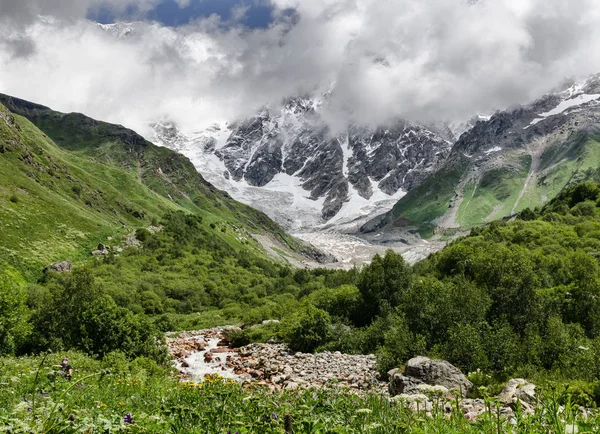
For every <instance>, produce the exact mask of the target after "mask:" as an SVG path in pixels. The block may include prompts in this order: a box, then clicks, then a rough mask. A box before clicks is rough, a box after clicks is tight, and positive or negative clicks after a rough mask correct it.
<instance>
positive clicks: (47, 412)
mask: <svg viewBox="0 0 600 434" xmlns="http://www.w3.org/2000/svg"><path fill="white" fill-rule="evenodd" d="M68 355H69V357H70V360H71V362H72V364H73V365H74V366H76V367H77V369H76V372H75V375H74V377H73V379H72V380H71V381H67V380H65V379H63V378H61V377H60V376H57V375H55V373H56V368H53V367H52V366H51V365H52V364H54V363H57V362H58V361H59V359H60V357H59V356H58V355H55V354H50V355H47V357H46V356H39V357H33V358H30V357H24V358H19V359H14V358H11V359H0V367H1V368H2V370H1V374H0V383H1V384H2V386H3V387H2V388H1V389H0V432H7V433H8V432H10V433H78V432H79V433H81V432H84V433H109V432H125V431H126V432H138V433H168V432H171V433H198V434H228V433H235V432H237V433H239V434H244V433H261V434H262V433H265V434H267V433H273V434H275V433H281V434H284V433H285V434H287V433H381V434H384V433H385V434H389V433H571V432H573V433H574V432H579V433H584V432H590V433H591V432H597V431H598V429H600V417H598V416H594V415H589V416H588V417H586V418H585V419H584V418H583V416H582V414H581V411H580V407H579V406H578V405H576V404H575V403H572V402H571V401H570V397H569V396H568V394H566V393H564V390H562V389H561V388H558V390H557V389H553V388H549V389H548V391H547V392H546V394H542V402H541V407H540V411H538V412H537V413H536V415H535V416H529V415H524V414H521V413H520V412H519V411H518V409H517V411H516V412H515V418H514V419H512V420H510V421H509V420H507V419H505V418H503V417H500V416H499V415H498V414H496V413H495V412H494V411H493V410H490V411H489V412H486V413H484V414H483V415H481V416H480V417H479V418H477V419H476V420H467V419H465V417H464V415H463V414H462V413H461V412H460V411H456V410H452V411H450V412H448V411H447V410H446V411H445V410H444V408H443V407H442V405H441V404H440V405H437V406H436V405H434V408H433V410H432V411H431V414H429V415H425V414H424V413H415V412H413V411H411V410H407V409H405V408H404V407H403V406H402V405H399V404H391V403H390V401H389V399H388V398H385V397H380V396H375V395H367V396H362V397H359V396H356V395H353V394H349V393H347V392H344V391H343V390H339V389H336V388H335V385H332V386H331V388H322V389H309V390H303V391H283V392H277V393H271V392H269V391H268V389H266V388H261V387H259V386H254V387H250V388H243V387H242V386H241V385H239V384H237V383H235V382H232V381H228V380H223V379H221V378H218V377H212V378H208V379H207V380H206V381H205V382H203V383H198V384H193V383H186V382H183V383H182V382H180V381H179V379H178V377H177V376H176V375H174V373H173V372H170V370H169V369H168V368H164V367H159V366H158V365H157V364H156V363H154V362H152V361H150V360H148V359H145V358H141V359H136V360H134V361H133V362H127V361H126V360H125V357H124V355H123V354H121V353H112V354H111V355H110V356H108V357H105V358H104V360H103V361H98V360H94V359H92V358H89V357H87V356H84V355H82V354H80V353H69V354H68ZM440 402H441V401H440ZM486 402H487V403H488V404H489V405H490V406H492V405H493V401H491V400H486ZM491 408H493V407H491ZM559 408H560V410H559Z"/></svg>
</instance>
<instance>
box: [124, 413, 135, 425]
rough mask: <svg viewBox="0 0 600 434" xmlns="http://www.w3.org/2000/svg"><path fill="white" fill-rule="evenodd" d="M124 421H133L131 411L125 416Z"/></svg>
mask: <svg viewBox="0 0 600 434" xmlns="http://www.w3.org/2000/svg"><path fill="white" fill-rule="evenodd" d="M123 422H125V423H133V417H131V413H127V414H126V415H125V417H124V418H123Z"/></svg>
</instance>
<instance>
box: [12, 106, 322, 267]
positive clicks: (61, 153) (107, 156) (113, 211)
mask: <svg viewBox="0 0 600 434" xmlns="http://www.w3.org/2000/svg"><path fill="white" fill-rule="evenodd" d="M0 103H1V104H0V225H2V227H0V263H4V264H10V265H13V266H15V267H17V268H18V269H20V270H21V271H23V272H24V273H29V275H31V276H33V275H35V274H36V273H39V272H40V271H41V267H43V266H44V265H47V264H48V263H50V262H52V261H56V260H61V259H64V258H66V257H69V258H77V257H82V256H83V255H86V254H89V251H90V249H91V248H93V247H94V246H96V245H97V244H98V242H100V241H105V240H106V238H107V237H108V236H109V235H110V236H118V235H119V234H121V235H123V234H124V233H126V232H130V231H131V230H132V229H134V228H136V227H141V226H145V225H146V226H147V225H148V224H150V223H151V222H152V221H153V220H156V219H157V218H159V217H161V216H162V215H163V214H164V213H165V212H167V211H169V210H177V209H185V210H188V211H191V212H194V213H195V214H198V215H200V216H202V217H203V218H205V219H207V221H215V222H226V223H227V224H228V225H231V226H235V227H239V228H246V229H247V230H249V231H250V232H254V233H264V234H267V235H269V237H271V238H273V239H274V240H276V241H278V242H280V243H281V244H282V245H285V246H287V247H289V248H290V249H291V250H297V251H299V250H302V249H306V250H310V248H309V247H307V246H304V245H301V244H299V243H298V242H297V241H296V240H294V239H293V238H291V237H289V236H288V235H287V234H286V233H285V232H284V231H283V230H282V229H281V228H280V227H279V226H278V225H277V224H275V223H274V222H273V221H272V220H270V219H269V218H268V217H267V216H266V215H264V214H263V213H261V212H259V211H256V210H254V209H252V208H251V207H249V206H246V205H243V204H241V203H239V202H236V201H234V200H233V199H231V198H230V197H229V195H227V194H226V193H224V192H221V191H219V190H217V189H215V188H214V187H213V186H212V185H210V184H209V183H208V182H206V181H205V180H204V179H203V178H202V176H200V175H199V174H198V173H197V172H196V170H195V168H194V166H193V165H192V163H191V162H190V161H189V160H188V159H187V158H186V157H184V156H182V155H179V154H177V153H175V152H173V151H171V150H169V149H166V148H163V147H158V146H155V145H153V144H152V143H150V142H148V141H146V140H144V139H143V138H142V137H141V136H139V135H138V134H136V133H135V132H133V131H131V130H128V129H126V128H124V127H122V126H118V125H111V124H107V123H104V122H98V121H95V120H93V119H90V118H88V117H86V116H84V115H81V114H74V113H73V114H62V113H58V112H55V111H53V110H51V109H49V108H47V107H44V106H40V105H37V104H33V103H30V102H27V101H23V100H20V99H17V98H12V97H9V96H5V95H0ZM216 236H217V237H221V238H223V242H226V243H234V244H235V243H238V241H236V240H235V237H231V236H228V235H226V234H222V233H221V232H220V231H216ZM254 244H256V245H255V246H254V247H255V248H254V250H255V251H256V253H259V252H260V253H259V254H261V255H263V254H264V252H263V251H262V249H261V248H260V247H259V245H258V243H254ZM238 247H239V246H238Z"/></svg>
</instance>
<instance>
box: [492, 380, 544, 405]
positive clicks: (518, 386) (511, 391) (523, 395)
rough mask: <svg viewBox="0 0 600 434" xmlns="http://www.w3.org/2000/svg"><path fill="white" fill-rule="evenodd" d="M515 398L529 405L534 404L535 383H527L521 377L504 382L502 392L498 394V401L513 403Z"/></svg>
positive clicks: (507, 403)
mask: <svg viewBox="0 0 600 434" xmlns="http://www.w3.org/2000/svg"><path fill="white" fill-rule="evenodd" d="M517 400H519V401H521V402H525V403H527V404H529V405H535V403H536V397H535V384H531V383H529V382H528V381H527V380H524V379H523V378H513V379H512V380H509V381H508V383H506V386H504V389H502V392H500V394H499V395H498V401H500V402H501V403H502V404H506V405H509V404H514V403H515V402H517Z"/></svg>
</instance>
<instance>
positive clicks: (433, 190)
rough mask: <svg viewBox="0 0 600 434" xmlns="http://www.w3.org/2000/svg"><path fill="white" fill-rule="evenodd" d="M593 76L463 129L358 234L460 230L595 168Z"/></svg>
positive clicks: (598, 143)
mask: <svg viewBox="0 0 600 434" xmlns="http://www.w3.org/2000/svg"><path fill="white" fill-rule="evenodd" d="M599 99H600V76H594V77H592V78H590V79H588V80H586V81H585V82H584V83H581V84H573V85H572V86H570V87H569V88H567V89H566V90H564V91H562V92H559V93H554V94H548V95H546V96H544V97H542V98H540V99H539V100H537V101H535V102H534V103H532V104H530V105H528V106H525V107H520V108H518V109H515V110H512V111H505V112H499V113H496V114H495V115H494V116H492V117H491V119H490V120H489V121H479V122H477V123H476V125H475V126H474V127H473V128H472V129H471V130H470V131H468V132H467V133H465V134H463V135H462V136H461V138H460V140H458V141H457V142H456V143H455V145H454V146H453V148H452V151H451V153H450V155H449V157H448V160H447V161H446V162H445V163H444V165H443V166H442V167H441V168H440V169H439V170H438V171H437V172H436V173H434V174H432V175H431V176H430V177H429V178H427V179H426V180H425V181H424V182H423V183H422V184H421V185H419V186H417V187H416V188H415V189H413V190H412V191H410V192H409V193H408V194H407V195H406V196H405V197H403V198H402V199H401V200H400V201H399V202H398V203H397V204H396V205H395V206H394V208H393V210H392V211H390V212H388V213H387V214H385V215H383V216H380V217H378V218H376V219H374V220H372V221H370V222H369V223H367V224H366V225H364V226H363V228H362V230H363V231H364V232H373V231H380V230H382V229H383V230H384V231H394V229H395V228H396V229H397V228H404V229H407V228H408V229H410V228H413V229H418V230H419V231H420V232H421V233H422V234H424V235H431V234H432V233H433V231H435V230H437V231H440V230H444V229H468V228H471V227H474V226H477V225H481V224H483V223H486V222H489V221H492V220H495V219H499V218H503V217H505V216H509V215H512V214H515V213H517V212H519V211H521V210H523V209H525V208H528V207H529V208H534V207H537V206H540V205H542V204H544V203H546V202H547V201H549V200H551V199H552V198H553V197H554V196H556V194H557V193H558V192H560V191H561V190H562V189H563V188H564V187H565V186H566V185H567V184H570V183H572V182H576V181H581V180H585V179H596V178H597V177H598V168H599V167H600V101H599Z"/></svg>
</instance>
